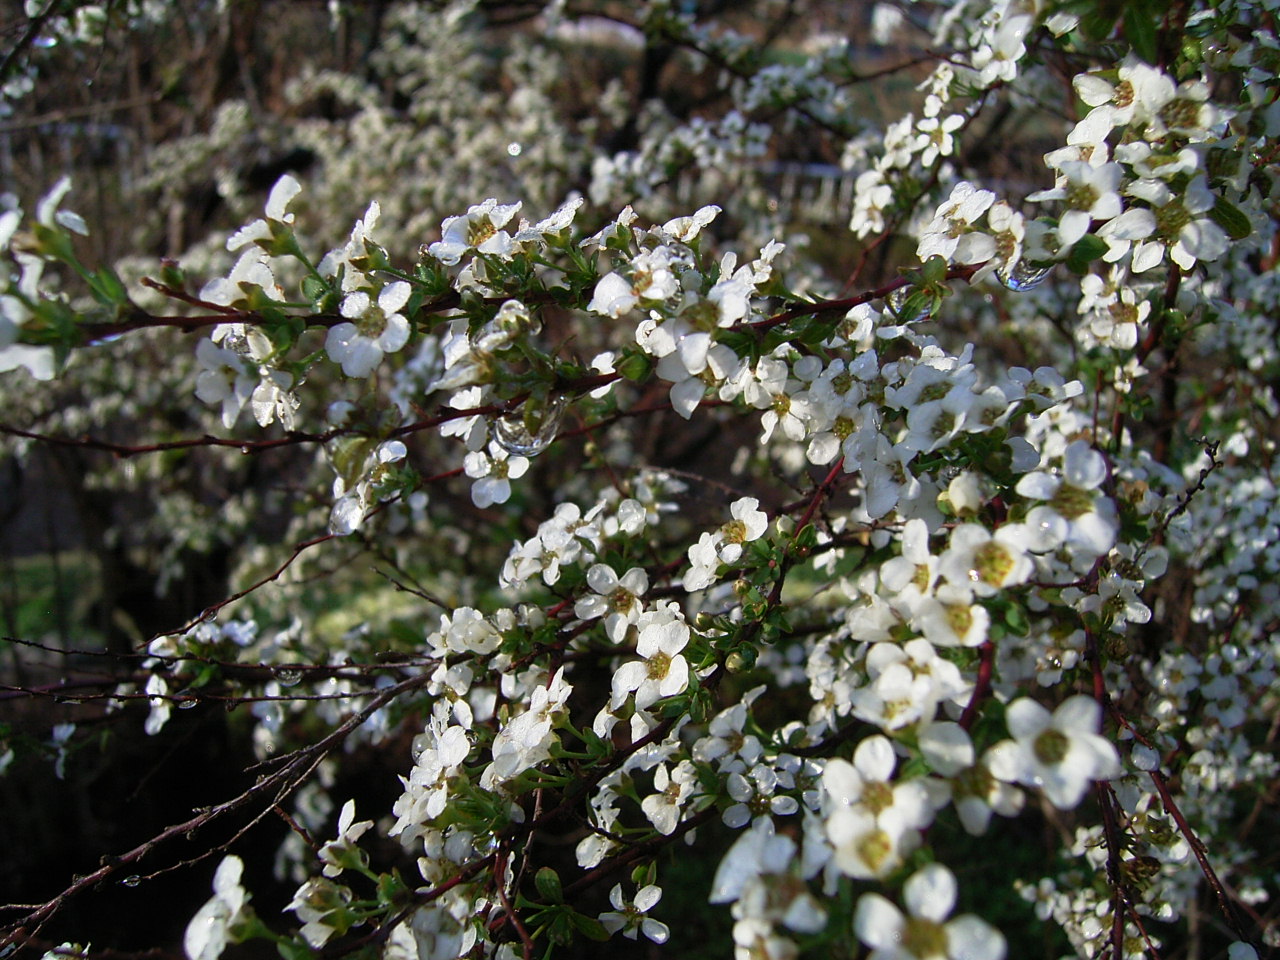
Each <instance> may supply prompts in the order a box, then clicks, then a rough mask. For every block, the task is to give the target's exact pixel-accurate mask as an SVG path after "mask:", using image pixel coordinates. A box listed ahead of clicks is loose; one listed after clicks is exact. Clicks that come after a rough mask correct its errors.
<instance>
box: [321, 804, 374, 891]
mask: <svg viewBox="0 0 1280 960" xmlns="http://www.w3.org/2000/svg"><path fill="white" fill-rule="evenodd" d="M355 819H356V802H355V801H354V800H348V801H347V802H346V803H344V804H343V805H342V813H341V814H340V815H339V816H338V839H337V840H330V841H329V842H328V843H326V844H325V845H324V846H323V847H321V848H320V860H321V862H322V863H324V875H325V876H326V877H336V876H340V875H341V874H342V871H343V869H344V868H346V867H350V866H353V865H355V864H360V865H361V866H363V865H364V864H366V863H367V862H368V855H367V854H365V852H364V851H363V850H361V849H360V848H359V847H357V846H356V843H357V841H359V839H360V838H361V837H362V836H364V835H365V832H366V831H368V830H369V829H370V828H371V827H372V826H373V821H372V820H361V821H360V822H359V823H356V822H354V821H355Z"/></svg>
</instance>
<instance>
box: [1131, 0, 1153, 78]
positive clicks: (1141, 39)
mask: <svg viewBox="0 0 1280 960" xmlns="http://www.w3.org/2000/svg"><path fill="white" fill-rule="evenodd" d="M1157 21H1158V18H1157V17H1156V16H1155V11H1154V10H1151V9H1150V8H1149V7H1148V5H1147V4H1145V3H1129V4H1126V5H1125V8H1124V21H1123V23H1124V37H1125V39H1126V40H1128V41H1129V44H1130V46H1132V47H1133V52H1134V53H1136V54H1137V55H1138V56H1140V57H1141V58H1142V59H1143V60H1145V61H1147V63H1149V64H1151V65H1153V66H1154V65H1155V64H1156V61H1157V60H1159V59H1160V42H1159V41H1160V36H1159V33H1158V32H1157V27H1158V26H1159V24H1158V22H1157Z"/></svg>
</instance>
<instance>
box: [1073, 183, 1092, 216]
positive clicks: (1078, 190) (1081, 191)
mask: <svg viewBox="0 0 1280 960" xmlns="http://www.w3.org/2000/svg"><path fill="white" fill-rule="evenodd" d="M1098 200H1099V194H1098V188H1097V187H1095V186H1094V185H1093V184H1091V183H1073V184H1071V186H1069V187H1067V196H1066V201H1067V206H1068V207H1070V208H1071V209H1072V210H1092V209H1093V205H1094V204H1095V203H1097V202H1098Z"/></svg>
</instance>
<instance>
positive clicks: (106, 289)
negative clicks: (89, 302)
mask: <svg viewBox="0 0 1280 960" xmlns="http://www.w3.org/2000/svg"><path fill="white" fill-rule="evenodd" d="M92 286H93V296H94V298H95V299H96V300H97V301H98V302H99V303H101V304H103V305H104V306H108V307H114V306H122V305H124V304H126V303H128V302H129V294H128V292H127V291H126V290H125V288H124V284H123V283H122V282H121V281H120V277H119V276H117V274H116V272H115V271H114V270H112V269H111V268H110V267H107V266H102V267H99V268H98V270H97V272H96V273H94V275H93V280H92Z"/></svg>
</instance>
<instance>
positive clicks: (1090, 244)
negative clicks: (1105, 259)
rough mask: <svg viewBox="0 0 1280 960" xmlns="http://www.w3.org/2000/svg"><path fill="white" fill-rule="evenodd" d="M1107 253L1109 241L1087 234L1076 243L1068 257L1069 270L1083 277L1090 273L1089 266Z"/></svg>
mask: <svg viewBox="0 0 1280 960" xmlns="http://www.w3.org/2000/svg"><path fill="white" fill-rule="evenodd" d="M1106 252H1107V241H1105V240H1103V239H1102V238H1101V237H1095V236H1094V235H1093V234H1092V233H1086V234H1085V235H1084V236H1083V237H1081V238H1080V239H1079V240H1077V241H1076V243H1075V246H1073V247H1072V248H1071V253H1070V254H1069V255H1068V256H1067V268H1068V269H1069V270H1070V271H1071V272H1072V273H1074V274H1078V275H1083V274H1086V273H1088V272H1089V264H1091V263H1093V261H1095V260H1097V259H1098V258H1099V257H1101V256H1102V255H1103V254H1104V253H1106Z"/></svg>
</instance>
